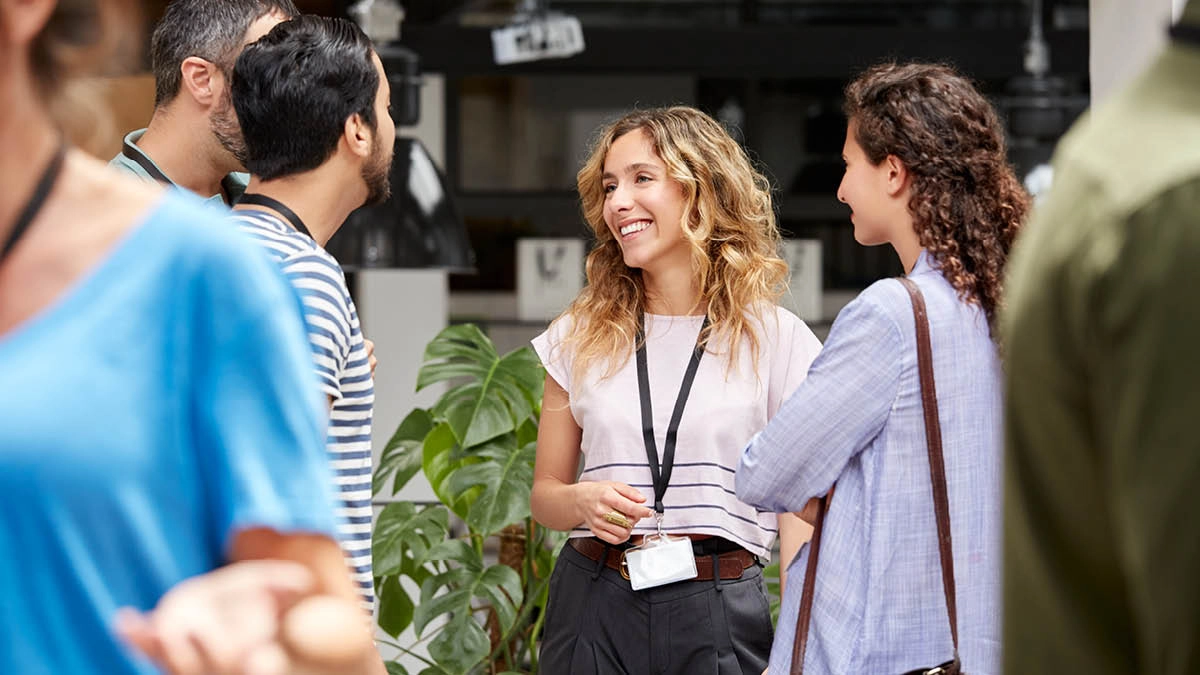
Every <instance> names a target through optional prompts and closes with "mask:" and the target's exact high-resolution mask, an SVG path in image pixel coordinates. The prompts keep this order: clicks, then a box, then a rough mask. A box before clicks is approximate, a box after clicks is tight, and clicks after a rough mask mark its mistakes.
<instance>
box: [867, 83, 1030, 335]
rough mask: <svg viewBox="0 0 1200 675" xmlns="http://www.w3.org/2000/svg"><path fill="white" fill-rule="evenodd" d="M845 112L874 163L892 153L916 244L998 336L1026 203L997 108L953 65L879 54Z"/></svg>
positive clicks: (1027, 205)
mask: <svg viewBox="0 0 1200 675" xmlns="http://www.w3.org/2000/svg"><path fill="white" fill-rule="evenodd" d="M844 109H845V113H846V117H847V119H849V120H852V121H853V122H855V123H856V125H857V130H856V134H855V140H856V141H858V144H859V146H861V147H862V149H863V151H864V152H865V153H866V156H867V158H868V159H869V160H870V161H871V163H872V164H874V165H878V164H879V163H880V162H882V161H883V160H884V159H886V158H887V157H888V156H889V155H892V156H895V157H897V158H899V160H900V161H901V162H902V163H903V164H904V166H905V168H906V169H907V170H908V172H909V174H910V175H911V176H912V187H911V191H912V193H911V197H910V198H909V202H908V210H909V212H910V213H912V215H913V225H914V227H915V228H916V231H917V235H918V236H919V237H920V242H921V246H922V247H923V248H925V250H926V251H928V252H929V254H930V255H931V256H932V257H933V259H934V260H935V261H936V262H937V266H938V267H939V268H940V269H941V272H942V274H943V275H944V276H945V277H946V280H947V281H949V282H950V285H951V286H953V287H954V289H955V290H956V291H958V293H959V296H960V297H961V298H963V299H964V300H965V301H967V302H975V303H978V304H979V305H980V307H982V308H983V311H984V314H985V315H986V316H987V320H988V324H989V326H991V328H992V334H993V335H995V325H996V314H997V313H998V312H999V311H1000V308H1001V307H1002V305H1003V301H1002V292H1003V280H1004V268H1005V265H1006V264H1007V263H1008V254H1009V251H1010V250H1011V249H1012V244H1013V240H1015V239H1016V237H1017V233H1018V232H1020V230H1021V223H1022V222H1024V220H1025V216H1026V213H1027V212H1028V211H1029V201H1030V200H1029V195H1028V193H1026V192H1025V188H1024V187H1022V185H1021V182H1020V181H1019V180H1018V179H1017V176H1016V174H1015V173H1013V169H1012V166H1010V165H1009V163H1008V157H1007V152H1006V149H1005V142H1004V127H1003V126H1002V125H1001V124H1000V119H999V117H998V116H997V114H996V110H995V108H993V107H992V104H991V103H989V102H988V100H987V99H986V98H984V96H983V95H982V94H980V93H979V91H978V90H977V89H976V88H975V87H974V85H972V84H971V82H970V81H968V80H967V79H966V78H964V77H963V76H962V75H959V74H958V73H957V72H955V70H954V69H952V68H950V67H947V66H943V65H936V64H927V63H906V64H896V63H885V64H881V65H878V66H875V67H873V68H870V69H869V70H867V71H866V72H864V73H863V74H862V75H860V76H859V77H858V78H856V79H855V80H854V81H853V82H851V83H850V84H849V85H847V87H846V100H845V106H844Z"/></svg>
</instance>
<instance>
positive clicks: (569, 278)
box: [517, 238, 585, 321]
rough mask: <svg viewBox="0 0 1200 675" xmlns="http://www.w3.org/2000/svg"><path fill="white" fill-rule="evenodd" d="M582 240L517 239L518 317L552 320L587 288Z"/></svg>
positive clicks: (522, 318) (528, 319)
mask: <svg viewBox="0 0 1200 675" xmlns="http://www.w3.org/2000/svg"><path fill="white" fill-rule="evenodd" d="M584 248H585V247H584V242H583V240H582V239H541V238H536V239H534V238H530V239H518V240H517V318H518V319H520V320H521V321H548V320H550V319H553V318H554V317H556V316H558V315H559V314H560V313H562V311H563V310H564V309H566V308H567V305H569V304H571V301H572V300H574V299H575V296H576V295H578V294H579V291H580V290H581V289H582V288H583V257H584Z"/></svg>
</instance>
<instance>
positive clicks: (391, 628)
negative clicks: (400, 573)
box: [379, 577, 416, 637]
mask: <svg viewBox="0 0 1200 675" xmlns="http://www.w3.org/2000/svg"><path fill="white" fill-rule="evenodd" d="M415 609H416V605H414V604H413V601H412V598H410V597H408V592H407V591H405V590H404V587H403V586H401V585H400V577H386V578H385V579H384V580H383V584H382V585H380V587H379V627H380V628H382V629H383V632H385V633H387V634H388V635H391V636H392V637H398V636H399V635H400V633H402V632H404V629H405V628H408V626H409V625H410V624H411V623H412V618H413V611H414V610H415Z"/></svg>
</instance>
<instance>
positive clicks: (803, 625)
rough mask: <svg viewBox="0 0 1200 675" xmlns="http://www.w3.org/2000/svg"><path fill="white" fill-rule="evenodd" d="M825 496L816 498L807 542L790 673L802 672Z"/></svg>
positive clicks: (826, 501) (826, 505) (819, 548)
mask: <svg viewBox="0 0 1200 675" xmlns="http://www.w3.org/2000/svg"><path fill="white" fill-rule="evenodd" d="M828 506H829V504H828V499H827V498H826V497H818V498H817V520H816V522H814V523H813V535H812V540H811V541H810V542H809V544H808V566H807V567H805V568H804V590H803V591H801V593H800V618H799V619H797V620H796V639H795V640H793V641H792V675H799V673H802V672H804V651H805V649H806V648H807V647H808V624H809V622H811V621H812V605H813V595H814V594H815V592H816V584H817V555H818V554H819V553H820V551H821V527H822V526H823V525H824V524H825V509H827V508H828Z"/></svg>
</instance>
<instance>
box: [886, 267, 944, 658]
mask: <svg viewBox="0 0 1200 675" xmlns="http://www.w3.org/2000/svg"><path fill="white" fill-rule="evenodd" d="M900 283H902V284H904V288H905V289H907V290H908V295H909V297H910V298H911V299H912V308H913V321H914V322H915V323H916V325H917V366H918V370H919V371H920V374H921V407H922V408H923V409H924V411H925V438H926V442H927V444H928V445H929V482H930V483H931V484H932V486H933V510H934V514H935V515H936V517H937V529H938V552H939V553H940V554H941V557H942V590H943V591H945V593H946V614H947V616H949V618H950V636H951V637H952V638H954V662H955V663H957V662H958V605H957V603H956V601H955V596H956V594H955V586H954V555H953V551H954V547H953V545H952V543H951V541H950V496H949V489H948V488H947V487H946V462H945V459H944V458H943V456H942V427H941V423H940V422H939V421H938V407H937V390H936V389H935V388H934V384H933V347H932V346H931V343H930V341H929V317H928V314H927V312H926V311H925V297H924V296H923V295H921V289H920V288H918V287H917V284H916V283H914V282H913V280H912V279H907V278H901V279H900Z"/></svg>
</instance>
